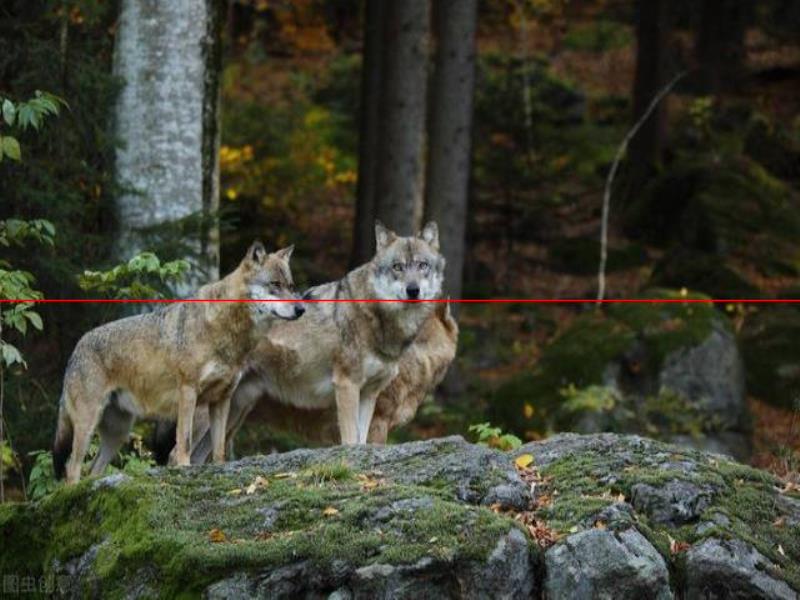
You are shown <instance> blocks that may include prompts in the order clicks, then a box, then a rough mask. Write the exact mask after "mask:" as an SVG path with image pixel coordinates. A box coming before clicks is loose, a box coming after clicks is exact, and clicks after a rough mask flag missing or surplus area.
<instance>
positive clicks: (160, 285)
mask: <svg viewBox="0 0 800 600" xmlns="http://www.w3.org/2000/svg"><path fill="white" fill-rule="evenodd" d="M188 271H189V262H188V261H186V260H182V259H181V260H173V261H169V262H164V263H162V262H161V260H160V259H159V258H158V256H156V255H155V254H154V253H152V252H141V253H139V254H137V255H136V256H134V257H133V258H131V259H130V260H129V261H128V262H127V263H122V264H120V265H117V266H116V267H114V268H112V269H109V270H107V271H84V272H83V275H81V276H80V277H79V278H78V285H79V286H80V287H81V289H83V290H86V291H95V292H99V293H101V294H104V295H108V296H113V297H115V298H163V297H164V294H165V293H167V287H166V286H167V284H169V283H177V282H179V281H180V280H181V279H183V277H184V275H185V274H186V273H187V272H188Z"/></svg>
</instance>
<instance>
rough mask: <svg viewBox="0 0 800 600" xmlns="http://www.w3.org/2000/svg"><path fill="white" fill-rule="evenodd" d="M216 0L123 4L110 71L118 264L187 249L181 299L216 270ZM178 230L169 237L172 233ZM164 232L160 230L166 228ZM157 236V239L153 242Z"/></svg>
mask: <svg viewBox="0 0 800 600" xmlns="http://www.w3.org/2000/svg"><path fill="white" fill-rule="evenodd" d="M223 8H224V7H223V2H222V1H221V0H170V1H169V2H164V1H163V0H121V3H120V17H119V26H118V29H117V35H116V41H115V49H114V71H115V74H116V75H117V76H119V77H120V78H121V79H122V81H123V88H122V91H121V93H120V95H119V98H118V101H117V105H116V110H115V125H116V135H117V137H118V139H119V141H120V144H121V146H120V148H119V149H118V150H117V154H116V164H115V167H116V176H117V181H118V183H119V184H120V185H121V186H122V187H123V192H122V193H121V194H120V195H119V197H118V198H117V202H116V211H117V218H118V222H119V227H120V232H119V238H118V243H117V247H116V255H117V258H118V259H119V260H125V259H128V258H130V256H131V255H133V254H135V253H136V252H138V251H141V250H150V249H156V250H157V249H158V248H159V247H163V246H164V241H165V240H164V239H162V238H163V237H164V232H165V231H169V234H168V235H169V236H171V237H173V238H175V237H180V238H184V239H185V240H186V242H187V243H186V247H185V249H184V252H185V255H184V258H186V259H188V260H189V261H190V263H191V264H192V267H193V268H192V272H191V274H190V277H189V280H188V281H187V282H186V285H185V286H181V289H180V290H178V291H179V292H186V291H188V290H190V289H192V288H195V287H197V285H198V284H200V283H203V282H205V281H207V280H208V279H210V278H216V277H217V276H218V270H219V240H218V233H217V228H216V225H214V224H213V223H211V219H212V217H213V216H214V215H215V214H216V210H217V207H218V201H219V200H218V198H219V160H218V155H219V126H218V94H219V85H218V77H219V60H220V24H221V19H222V15H223V14H224V13H223ZM176 222H184V223H185V224H186V227H184V228H183V229H181V231H180V235H179V236H176V230H175V229H170V228H169V227H168V225H169V224H170V223H173V224H174V223H176ZM165 226H167V227H165ZM159 234H160V235H159Z"/></svg>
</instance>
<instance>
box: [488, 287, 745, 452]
mask: <svg viewBox="0 0 800 600" xmlns="http://www.w3.org/2000/svg"><path fill="white" fill-rule="evenodd" d="M643 297H644V298H651V297H654V298H656V297H657V298H672V299H681V298H687V299H703V298H705V297H704V296H702V295H698V294H685V295H684V294H681V293H679V292H674V291H669V290H652V291H650V292H648V293H646V294H644V295H643ZM489 417H490V420H491V421H492V422H493V423H497V424H499V425H501V426H502V427H503V428H505V429H508V430H511V431H514V432H515V433H518V434H519V435H524V434H525V433H526V432H530V431H538V432H541V433H545V432H548V431H554V430H555V431H564V430H568V431H578V432H580V433H596V432H599V431H615V432H620V433H647V434H648V435H652V436H656V437H659V438H661V439H664V440H674V441H675V442H678V443H682V444H687V445H690V446H695V447H697V446H699V447H708V448H712V449H714V450H716V451H720V452H723V453H725V454H728V455H730V456H733V457H735V458H737V459H745V458H747V457H748V456H749V453H750V420H749V413H748V409H747V403H746V398H745V387H744V368H743V364H742V359H741V356H740V354H739V349H738V346H737V343H736V339H735V337H734V335H733V332H732V330H731V327H730V324H729V323H728V321H727V318H726V317H725V316H724V315H723V314H722V313H721V312H720V311H718V310H717V309H715V308H714V307H713V306H711V305H705V304H691V305H689V304H686V305H684V304H680V303H674V304H662V305H648V304H642V305H632V304H624V305H612V306H610V307H608V309H607V311H606V314H598V313H596V312H592V313H590V314H584V315H581V316H580V317H578V318H577V319H575V321H574V322H573V323H572V324H571V325H570V326H569V327H568V328H567V329H566V330H565V331H564V332H563V333H561V335H559V337H558V338H557V339H555V340H554V341H553V342H552V343H551V344H550V345H549V346H547V347H546V348H545V349H544V351H543V353H542V355H541V357H540V359H539V360H538V362H537V364H536V366H535V368H534V370H533V371H532V372H528V373H523V374H521V375H518V376H515V377H513V378H512V379H510V380H509V381H508V382H506V383H505V384H503V385H501V386H500V387H499V388H498V389H497V391H496V392H495V393H494V394H493V396H492V398H491V399H490V410H489Z"/></svg>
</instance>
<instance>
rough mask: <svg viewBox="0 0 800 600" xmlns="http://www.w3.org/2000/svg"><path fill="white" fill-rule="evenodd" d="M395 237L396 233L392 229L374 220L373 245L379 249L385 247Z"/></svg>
mask: <svg viewBox="0 0 800 600" xmlns="http://www.w3.org/2000/svg"><path fill="white" fill-rule="evenodd" d="M395 239H397V234H396V233H395V232H394V231H392V230H391V229H387V228H386V226H385V225H384V224H383V223H381V222H380V221H375V246H376V247H377V249H378V250H379V251H380V250H383V249H384V248H386V246H388V245H389V244H391V243H392V242H393V241H395Z"/></svg>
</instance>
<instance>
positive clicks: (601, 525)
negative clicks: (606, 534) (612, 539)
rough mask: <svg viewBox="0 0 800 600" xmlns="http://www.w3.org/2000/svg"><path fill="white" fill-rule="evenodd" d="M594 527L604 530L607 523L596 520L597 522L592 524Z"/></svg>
mask: <svg viewBox="0 0 800 600" xmlns="http://www.w3.org/2000/svg"><path fill="white" fill-rule="evenodd" d="M594 528H595V529H599V530H601V531H605V530H606V529H607V528H608V527H607V525H606V522H605V521H597V522H596V523H595V524H594Z"/></svg>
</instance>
